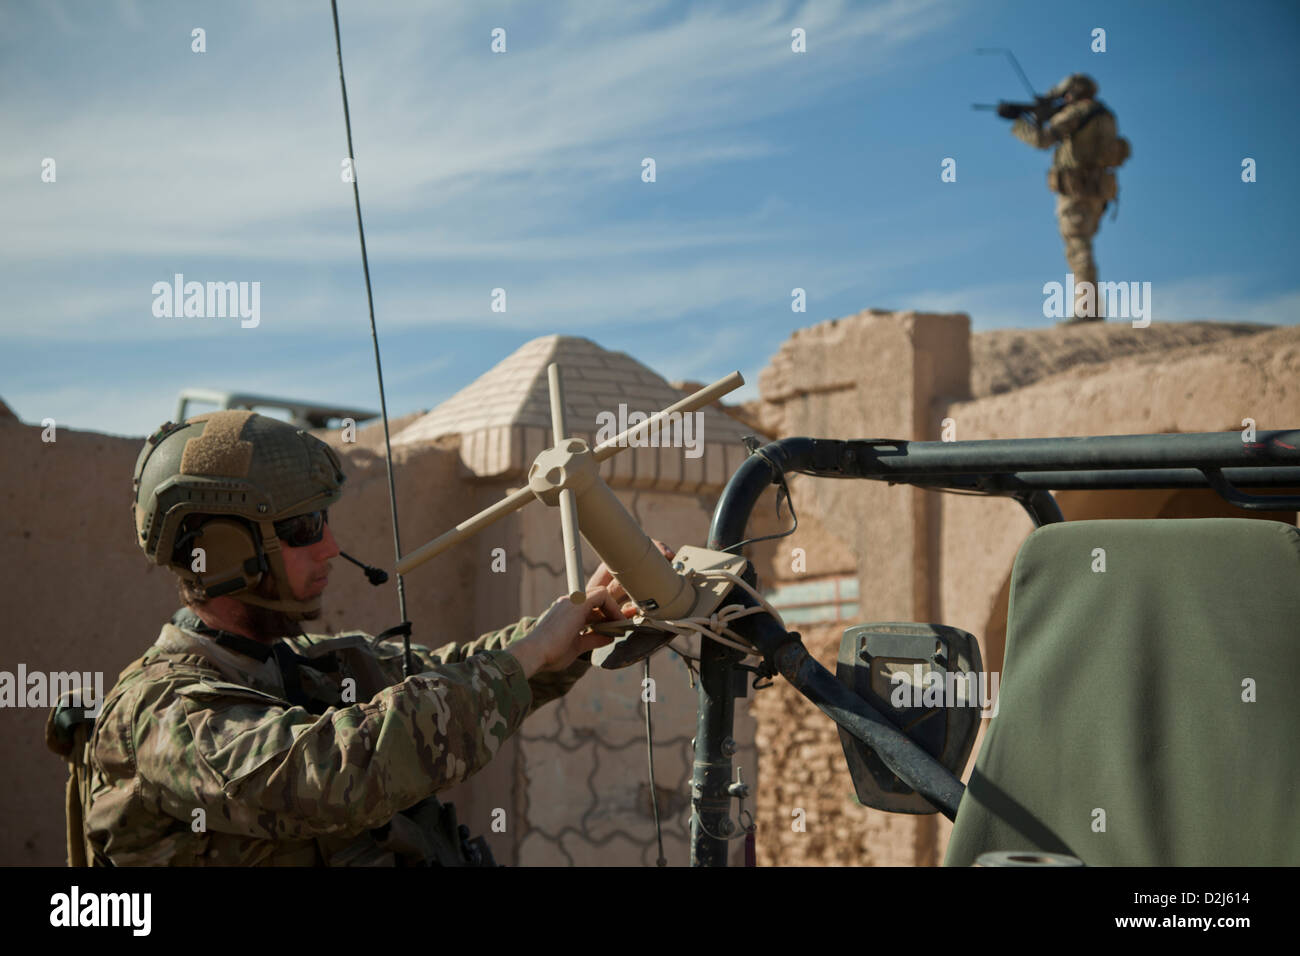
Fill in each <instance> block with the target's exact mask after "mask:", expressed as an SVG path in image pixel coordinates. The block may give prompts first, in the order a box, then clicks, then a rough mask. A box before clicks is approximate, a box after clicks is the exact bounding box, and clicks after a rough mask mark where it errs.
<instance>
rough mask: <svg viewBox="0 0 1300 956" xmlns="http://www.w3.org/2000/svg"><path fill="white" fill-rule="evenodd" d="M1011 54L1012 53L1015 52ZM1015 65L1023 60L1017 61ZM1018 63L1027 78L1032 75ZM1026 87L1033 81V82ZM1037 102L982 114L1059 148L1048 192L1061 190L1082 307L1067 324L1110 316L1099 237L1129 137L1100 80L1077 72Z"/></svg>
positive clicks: (1068, 252) (1076, 306) (1062, 223)
mask: <svg viewBox="0 0 1300 956" xmlns="http://www.w3.org/2000/svg"><path fill="white" fill-rule="evenodd" d="M1007 52H1008V55H1009V56H1010V52H1009V51H1007ZM1012 62H1013V64H1015V59H1014V57H1012ZM1015 65H1016V69H1017V72H1019V73H1020V75H1021V78H1022V79H1024V73H1023V72H1022V71H1020V69H1019V65H1018V64H1015ZM1025 83H1026V86H1028V81H1027V80H1025ZM1030 92H1031V95H1033V97H1034V101H1033V102H1032V103H1012V102H1007V101H1003V102H1000V103H998V104H997V105H996V106H987V105H983V104H976V105H975V109H988V110H996V111H997V114H998V115H999V116H1001V117H1002V118H1003V119H1010V120H1015V122H1014V123H1013V124H1012V127H1011V132H1012V134H1013V135H1014V136H1015V137H1016V138H1017V139H1020V140H1022V141H1024V142H1026V143H1028V144H1029V145H1030V146H1034V147H1037V148H1038V149H1047V148H1048V147H1050V146H1055V147H1056V152H1055V154H1054V155H1053V156H1052V166H1051V168H1050V169H1049V170H1048V172H1047V188H1048V189H1050V190H1051V191H1052V192H1054V193H1056V194H1057V195H1056V219H1057V223H1058V225H1059V227H1060V230H1061V238H1062V239H1063V240H1064V241H1065V258H1066V262H1067V263H1068V264H1069V267H1070V271H1071V272H1072V273H1073V274H1074V303H1073V311H1072V314H1071V315H1070V316H1069V317H1067V318H1066V320H1065V321H1066V323H1072V322H1088V321H1094V320H1100V319H1102V318H1104V315H1103V314H1102V313H1103V310H1102V308H1101V301H1100V295H1099V294H1098V292H1097V263H1096V260H1095V259H1094V258H1093V254H1092V237H1093V236H1094V235H1096V233H1097V229H1098V228H1099V227H1100V225H1101V217H1102V215H1103V214H1104V213H1105V211H1106V207H1107V206H1108V205H1109V204H1110V203H1111V202H1112V201H1114V202H1116V203H1118V200H1119V184H1118V182H1117V180H1116V178H1115V173H1114V169H1115V168H1117V167H1118V166H1120V165H1122V164H1123V163H1124V161H1125V160H1127V159H1128V157H1129V155H1130V152H1131V148H1130V146H1129V142H1128V140H1126V139H1124V138H1123V137H1121V136H1119V135H1118V133H1117V130H1116V123H1115V114H1114V113H1112V112H1111V111H1110V110H1109V109H1107V108H1106V106H1105V104H1103V103H1101V102H1100V101H1099V100H1097V99H1096V96H1097V82H1096V81H1095V80H1094V79H1092V77H1090V76H1087V75H1086V74H1083V73H1071V74H1070V75H1069V76H1067V77H1065V79H1063V80H1061V82H1060V83H1058V84H1057V85H1056V86H1054V87H1052V89H1050V90H1048V91H1047V93H1046V94H1045V95H1041V96H1040V95H1038V94H1036V93H1033V91H1032V89H1031V90H1030Z"/></svg>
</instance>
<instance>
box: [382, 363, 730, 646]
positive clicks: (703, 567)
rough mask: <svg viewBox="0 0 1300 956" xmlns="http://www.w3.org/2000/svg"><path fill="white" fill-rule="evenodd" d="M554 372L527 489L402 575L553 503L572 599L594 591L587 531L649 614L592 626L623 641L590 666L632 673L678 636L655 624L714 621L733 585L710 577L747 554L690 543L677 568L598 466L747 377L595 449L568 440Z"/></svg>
mask: <svg viewBox="0 0 1300 956" xmlns="http://www.w3.org/2000/svg"><path fill="white" fill-rule="evenodd" d="M546 372H547V378H548V381H549V384H550V393H551V394H550V399H551V433H552V440H553V441H554V442H555V444H554V445H553V446H552V447H551V448H548V449H546V450H545V451H543V452H542V453H541V454H540V455H538V456H537V458H535V459H534V460H533V465H532V467H531V468H529V469H528V486H527V487H526V488H520V489H519V490H518V491H515V492H512V493H511V494H509V495H507V496H506V497H505V498H503V499H501V501H499V502H497V503H496V504H494V505H492V506H491V507H489V508H485V509H484V510H482V511H480V512H479V513H478V514H476V515H474V516H473V517H472V518H469V519H467V520H465V521H462V522H461V523H460V524H458V525H456V527H455V528H453V529H452V530H450V531H448V532H446V533H445V534H442V535H440V536H438V537H437V538H434V539H433V540H432V541H430V542H428V543H427V544H424V545H421V546H420V547H419V548H416V549H415V550H414V551H412V552H411V553H410V554H408V555H406V556H405V557H403V558H402V559H401V560H400V561H398V562H397V571H398V573H399V574H407V573H408V572H410V571H411V570H412V569H414V568H417V567H419V566H420V565H421V564H423V563H424V562H426V561H428V560H430V559H432V558H434V557H436V556H437V555H439V554H442V552H444V551H446V550H447V549H449V548H451V547H453V546H454V545H457V544H459V543H460V542H462V541H465V540H466V539H468V538H470V537H472V536H473V535H475V534H477V533H478V532H480V531H482V530H483V529H484V528H486V527H488V526H489V525H491V524H493V523H494V522H496V521H499V520H500V519H502V518H504V517H505V516H506V515H508V514H511V513H512V512H515V511H518V510H519V509H520V508H522V507H524V506H525V505H527V504H529V503H530V502H532V501H533V500H534V499H538V500H541V501H542V502H543V503H545V504H547V505H550V506H552V507H556V506H558V507H559V509H560V530H561V532H562V534H563V539H564V570H565V578H566V582H567V588H568V594H569V599H570V600H572V601H573V602H574V603H575V604H577V603H581V602H582V600H583V599H584V598H585V597H586V593H587V592H586V588H585V584H584V576H583V573H582V555H581V551H580V548H579V545H578V535H579V534H581V535H582V536H583V537H584V538H586V539H587V541H588V542H589V543H590V544H591V546H592V548H593V549H595V551H596V553H597V554H598V555H600V557H601V560H603V561H604V562H605V564H606V566H608V567H609V569H610V571H611V572H612V573H613V575H614V576H615V577H616V578H618V580H619V582H620V583H622V585H623V587H625V588H626V589H627V593H628V595H629V596H630V597H631V598H632V600H633V601H635V602H636V605H637V607H638V608H639V610H640V612H641V613H640V614H638V615H637V616H636V617H635V618H633V620H632V621H626V622H611V623H607V624H602V625H597V626H596V628H594V629H595V630H599V631H601V632H603V633H606V634H614V635H616V640H615V642H614V643H613V644H608V645H606V646H605V647H601V648H598V649H597V650H596V651H594V652H593V653H592V661H593V662H595V663H596V664H599V665H600V666H602V667H606V668H614V667H626V666H627V665H628V664H632V663H635V662H636V661H638V660H640V659H641V658H643V657H645V656H647V655H648V654H651V653H653V652H654V651H656V650H658V649H659V648H660V647H662V646H663V645H664V644H667V643H668V642H669V641H670V640H672V639H673V637H674V636H676V632H674V631H666V630H662V629H658V628H655V627H654V625H653V623H652V622H653V621H655V620H661V621H668V620H676V619H680V618H690V617H707V616H708V615H710V614H712V613H713V612H714V611H715V610H716V609H717V607H718V605H719V604H721V603H722V599H723V598H724V597H725V596H726V593H727V591H728V590H730V588H731V584H730V583H728V582H727V581H726V580H725V579H723V578H721V577H718V576H714V577H709V578H705V577H703V576H702V573H703V572H718V571H727V572H730V573H731V574H739V573H741V571H742V570H743V569H744V566H745V563H746V562H745V559H744V558H743V557H741V556H739V555H734V554H728V553H726V552H722V551H710V550H708V549H707V548H696V547H692V546H689V545H688V546H685V547H682V548H681V549H679V550H678V551H677V553H676V557H675V558H674V559H673V563H672V564H669V562H668V559H667V558H665V557H664V556H663V554H662V553H661V552H660V551H659V549H658V548H657V547H656V546H655V544H654V542H653V541H651V540H650V537H649V536H648V535H647V534H646V533H645V531H643V530H642V528H641V526H640V525H639V524H637V522H636V519H635V518H633V517H632V516H631V515H630V514H628V511H627V509H626V508H624V507H623V505H622V503H621V502H620V501H619V500H618V498H617V496H615V494H614V492H613V491H612V490H611V489H610V487H609V485H607V484H605V481H604V479H602V478H601V477H600V471H599V465H600V463H601V462H603V461H605V460H606V459H609V458H612V457H613V456H614V455H617V454H618V453H619V452H620V451H623V450H624V449H626V448H627V447H629V444H630V440H631V439H633V438H635V437H638V436H639V435H640V434H642V433H644V432H648V431H649V430H650V429H651V428H652V427H653V428H658V426H659V424H660V423H661V422H663V421H665V420H668V419H669V416H671V415H674V414H687V413H689V412H694V411H697V410H699V409H701V408H703V407H704V406H706V405H708V404H710V403H712V402H714V401H716V400H717V399H718V398H720V397H722V396H723V395H726V394H727V393H728V392H731V391H734V390H735V389H737V388H739V387H740V386H741V385H743V384H745V380H744V378H743V377H742V376H741V374H740V373H739V372H732V373H731V374H730V375H727V376H725V377H724V378H720V379H718V381H716V382H714V383H713V384H712V385H708V386H706V387H704V388H702V389H700V390H699V391H698V392H695V393H693V394H691V395H688V396H687V397H686V398H683V399H682V400H681V401H679V402H675V403H673V404H672V405H670V406H668V407H667V408H665V409H663V410H662V411H659V412H656V413H655V414H653V415H651V416H650V417H649V418H647V419H646V420H645V421H643V422H638V423H637V424H636V425H633V426H632V427H630V428H628V429H627V430H626V431H623V432H620V433H619V434H618V435H615V436H614V437H613V438H610V439H608V440H606V441H603V442H601V443H600V444H599V445H597V446H596V447H595V448H594V449H593V448H590V447H588V445H587V443H586V441H584V440H583V439H581V438H569V437H566V436H567V432H568V429H567V427H566V424H565V421H564V394H563V389H562V386H561V382H560V368H559V366H558V365H556V364H555V363H554V362H552V363H551V364H550V365H549V366H548V367H547V369H546Z"/></svg>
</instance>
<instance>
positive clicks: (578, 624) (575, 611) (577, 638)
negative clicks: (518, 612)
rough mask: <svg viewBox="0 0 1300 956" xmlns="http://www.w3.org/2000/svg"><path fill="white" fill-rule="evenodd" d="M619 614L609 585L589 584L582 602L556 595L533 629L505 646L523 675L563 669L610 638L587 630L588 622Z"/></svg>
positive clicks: (610, 619) (620, 615) (529, 675)
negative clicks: (594, 585)
mask: <svg viewBox="0 0 1300 956" xmlns="http://www.w3.org/2000/svg"><path fill="white" fill-rule="evenodd" d="M622 616H623V615H622V614H621V613H620V611H619V607H618V604H617V602H615V600H614V598H613V596H612V595H611V594H610V592H609V589H608V588H606V587H588V588H587V598H586V600H585V601H583V602H582V603H581V604H574V603H573V602H572V601H570V600H569V599H568V597H567V596H565V597H559V598H556V600H555V603H554V604H552V605H551V606H550V607H549V608H547V609H546V613H544V614H543V615H542V616H541V617H540V618H538V619H537V623H536V624H534V625H533V628H532V630H530V631H529V632H528V634H527V635H525V636H524V637H522V638H520V639H519V640H517V641H515V642H514V643H512V644H511V645H510V646H509V647H507V648H506V650H508V651H509V652H510V653H511V654H513V655H514V656H515V658H516V659H517V660H518V661H519V663H520V664H522V665H523V668H524V676H525V677H532V676H533V675H534V674H537V673H540V672H543V671H562V670H564V669H565V668H566V667H568V666H569V665H570V664H572V663H573V662H574V661H575V660H577V659H578V655H579V654H585V653H586V652H587V651H591V650H595V649H596V648H598V647H602V646H604V645H605V644H608V643H609V642H610V641H612V640H613V638H612V637H605V636H604V635H601V634H595V633H593V632H591V631H589V630H587V628H588V626H590V625H592V624H596V623H599V622H600V621H615V620H619V619H621V618H622Z"/></svg>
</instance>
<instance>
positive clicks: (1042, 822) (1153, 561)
mask: <svg viewBox="0 0 1300 956" xmlns="http://www.w3.org/2000/svg"><path fill="white" fill-rule="evenodd" d="M1098 549H1100V551H1099V550H1098ZM1102 559H1104V562H1105V565H1104V566H1105V570H1104V571H1101V570H1094V567H1098V568H1099V567H1100V566H1101V564H1100V561H1101V560H1102ZM1252 696H1253V697H1254V701H1253V702H1250V701H1249V698H1250V697H1252ZM1099 811H1100V812H1099ZM1103 825H1104V829H1103ZM994 850H1010V851H1014V850H1041V851H1045V852H1048V853H1066V854H1069V855H1071V856H1076V857H1078V858H1079V859H1081V860H1083V862H1084V863H1086V864H1088V865H1092V866H1151V865H1174V866H1222V865H1289V866H1295V865H1297V864H1300V533H1298V532H1297V530H1296V529H1295V528H1294V527H1292V526H1291V525H1287V524H1282V523H1280V522H1276V521H1263V520H1256V519H1243V518H1199V519H1181V520H1147V521H1074V522H1065V523H1061V524H1052V525H1047V526H1044V527H1042V528H1039V529H1038V530H1037V531H1035V532H1034V533H1033V534H1031V535H1030V536H1029V538H1028V539H1027V540H1026V541H1025V543H1024V544H1023V545H1022V546H1021V548H1020V553H1019V555H1018V556H1017V557H1016V563H1015V567H1014V569H1013V570H1012V577H1011V595H1010V607H1009V611H1008V619H1007V648H1006V661H1005V664H1004V667H1003V674H1002V677H1001V692H1000V700H999V707H998V713H997V716H996V717H994V718H993V719H992V721H991V722H990V726H989V728H988V732H987V734H986V736H985V740H984V744H983V747H982V748H981V749H980V753H979V757H978V758H977V760H976V762H975V768H974V770H973V771H972V775H971V779H970V783H969V785H968V787H967V790H966V795H965V796H964V797H963V798H962V802H961V806H960V809H959V811H958V814H957V819H956V822H955V823H954V825H953V831H952V838H951V840H950V842H949V845H948V854H947V858H946V860H945V863H946V864H947V865H949V866H954V865H955V866H967V865H969V864H971V863H972V862H974V860H975V858H976V857H978V856H979V854H981V853H984V852H988V851H994Z"/></svg>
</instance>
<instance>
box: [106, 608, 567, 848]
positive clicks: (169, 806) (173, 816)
mask: <svg viewBox="0 0 1300 956" xmlns="http://www.w3.org/2000/svg"><path fill="white" fill-rule="evenodd" d="M534 623H535V621H534V619H533V618H524V619H523V620H521V621H519V622H518V623H517V624H515V625H513V626H512V627H509V628H505V629H502V630H500V631H495V632H491V633H488V634H484V635H483V636H481V637H479V638H478V639H477V640H475V641H473V642H472V643H469V644H454V643H453V644H447V645H445V646H443V647H440V648H438V649H437V650H436V651H429V650H427V649H426V648H423V647H419V646H417V645H412V652H413V655H414V656H415V657H416V661H417V666H418V669H419V673H418V674H416V675H415V676H412V677H410V678H407V679H405V680H403V679H402V669H401V650H400V648H399V647H395V646H393V645H390V644H375V643H372V641H371V639H370V638H368V636H367V635H364V634H362V633H360V632H353V633H348V634H344V635H340V636H337V637H328V636H324V635H299V636H295V637H289V638H285V639H284V640H283V642H282V645H283V646H282V649H281V651H280V652H278V653H277V654H276V655H275V656H271V657H269V658H268V659H266V660H260V661H259V660H258V659H257V658H256V657H255V656H249V655H247V654H244V653H240V652H239V651H237V650H234V649H232V648H231V646H230V645H229V644H219V643H218V642H217V641H216V640H213V638H212V637H210V636H208V635H210V634H218V633H219V632H214V631H211V630H210V629H206V628H205V627H204V626H203V625H202V624H201V622H199V621H198V619H197V618H196V617H195V616H194V615H193V612H189V611H187V610H185V609H182V611H179V612H177V615H176V616H175V617H173V619H172V622H171V623H168V624H166V625H164V626H163V629H162V633H161V634H160V635H159V638H158V640H157V642H156V643H155V644H154V645H153V647H151V648H150V649H149V651H147V652H146V653H145V654H144V656H143V657H141V658H140V659H139V660H137V661H135V662H134V663H132V664H131V665H129V666H128V667H127V668H126V670H125V671H123V672H122V674H121V676H120V677H119V679H118V682H117V684H116V686H115V687H114V688H113V689H112V691H110V692H109V694H108V695H107V697H106V698H105V702H104V705H103V708H102V712H101V714H100V716H99V718H98V719H97V720H96V721H95V726H94V730H93V735H92V737H91V738H90V743H89V746H88V748H87V755H88V758H89V761H88V762H89V764H90V773H89V775H88V780H87V781H86V783H85V784H84V791H83V798H82V799H83V807H82V810H83V814H84V820H85V839H86V844H87V851H88V853H87V856H88V857H89V858H90V860H91V861H92V862H100V863H103V862H111V863H114V864H118V865H158V864H169V865H196V866H203V865H238V866H250V865H286V864H290V865H292V864H297V865H322V864H330V865H349V864H354V863H355V864H362V863H371V864H373V863H385V862H388V863H392V862H395V861H396V857H395V855H394V853H392V852H388V850H389V849H391V848H390V847H389V846H388V845H387V844H385V843H384V842H383V839H382V838H383V837H384V835H385V829H380V830H376V829H375V828H385V824H389V823H390V822H391V821H393V820H394V819H395V815H396V814H398V813H399V811H402V810H404V809H406V808H408V807H411V806H412V805H414V804H416V803H418V802H419V801H421V800H422V799H424V798H426V797H429V796H430V795H431V794H433V793H435V792H437V791H440V790H444V789H446V788H448V787H451V786H453V785H454V784H456V783H459V782H460V781H462V780H464V779H465V778H466V777H468V776H470V775H471V774H473V773H475V772H476V771H478V770H479V769H481V768H482V767H483V766H484V765H485V764H486V763H487V762H488V761H489V760H490V759H491V758H492V756H493V755H494V754H495V753H496V752H497V751H498V750H499V749H500V747H501V745H502V744H503V743H504V742H505V741H506V740H507V739H508V738H509V737H510V735H511V734H513V733H514V732H515V731H516V730H517V729H518V728H519V725H520V724H521V723H522V721H523V719H524V717H525V716H527V715H528V714H529V713H531V712H532V711H534V710H536V709H537V708H538V707H540V706H542V705H543V704H545V703H547V702H548V701H551V700H554V699H555V698H557V697H559V696H561V695H563V694H564V693H566V692H567V691H568V690H569V688H570V687H572V686H573V684H574V683H575V682H576V681H577V680H578V678H579V677H581V676H582V674H583V673H585V672H586V670H587V669H588V667H589V666H590V665H588V664H587V663H585V662H582V661H578V662H576V663H575V664H574V665H573V666H572V667H570V668H569V669H568V670H566V671H563V672H560V673H544V674H538V675H536V676H534V677H533V678H532V679H531V680H527V679H525V678H524V675H523V670H522V668H521V666H520V664H519V662H518V660H516V659H515V657H514V656H513V655H511V654H510V653H509V652H508V651H507V650H505V649H504V648H506V647H507V645H509V644H510V643H511V642H512V641H514V640H516V639H518V638H520V637H522V636H523V635H524V634H525V633H527V631H528V630H529V629H530V628H531V627H532V626H533V624H534ZM178 625H180V626H178ZM204 632H206V633H204ZM227 640H228V638H227ZM249 643H250V644H251V643H252V642H249ZM262 646H263V647H265V646H266V645H262ZM286 648H292V650H293V651H294V652H296V654H297V655H298V656H299V659H298V662H297V664H296V665H295V666H294V668H293V669H294V670H296V676H297V678H298V680H297V681H295V683H299V684H300V687H299V688H292V689H291V688H289V687H287V686H286V680H285V679H283V678H282V668H281V664H280V662H279V661H278V659H277V658H278V657H279V656H280V654H283V652H284V649H286ZM245 649H248V648H245ZM302 658H310V661H305V660H302ZM284 673H285V674H288V673H291V672H290V671H284ZM348 678H351V679H352V680H353V681H355V684H353V685H351V686H349V685H348V684H346V683H345V680H346V679H348ZM345 688H346V689H351V690H352V691H353V694H352V696H351V697H348V696H347V694H346V690H345ZM292 696H297V698H298V699H299V700H302V699H303V697H304V696H305V697H306V698H310V702H309V703H307V704H306V705H293V704H291V703H290V700H289V698H290V697H292ZM348 700H355V701H358V703H348V702H347V701H348ZM196 810H202V811H203V814H202V815H199V814H196V813H195V811H196ZM200 819H202V823H203V825H202V826H200V825H199V822H198V821H199V820H200Z"/></svg>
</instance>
